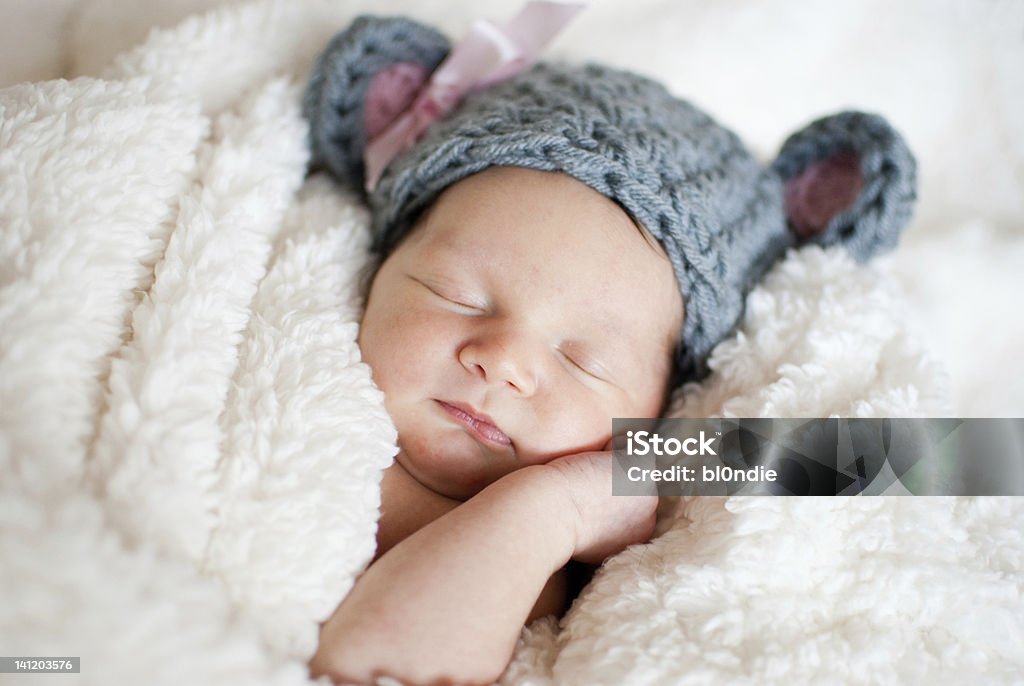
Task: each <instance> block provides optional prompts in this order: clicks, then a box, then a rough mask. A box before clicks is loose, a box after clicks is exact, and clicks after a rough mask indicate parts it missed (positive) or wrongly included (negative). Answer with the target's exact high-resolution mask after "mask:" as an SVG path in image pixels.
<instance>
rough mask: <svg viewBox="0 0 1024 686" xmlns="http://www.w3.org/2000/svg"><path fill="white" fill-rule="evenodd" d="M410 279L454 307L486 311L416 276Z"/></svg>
mask: <svg viewBox="0 0 1024 686" xmlns="http://www.w3.org/2000/svg"><path fill="white" fill-rule="evenodd" d="M409 278H410V279H412V280H413V281H415V282H416V283H418V284H419V285H421V286H423V287H424V288H426V289H427V290H428V291H430V292H431V293H433V294H434V295H436V296H437V297H438V298H441V299H442V300H444V301H446V302H450V303H451V304H453V305H458V306H459V307H464V308H466V309H467V310H473V311H474V312H483V311H484V308H483V307H480V306H479V305H473V304H471V303H469V302H466V301H465V300H463V299H462V298H460V297H458V296H451V295H448V294H446V293H444V292H443V291H440V290H438V289H437V288H436V287H434V286H431V285H430V284H429V283H427V282H425V281H422V280H420V279H417V278H416V277H415V276H410V277H409Z"/></svg>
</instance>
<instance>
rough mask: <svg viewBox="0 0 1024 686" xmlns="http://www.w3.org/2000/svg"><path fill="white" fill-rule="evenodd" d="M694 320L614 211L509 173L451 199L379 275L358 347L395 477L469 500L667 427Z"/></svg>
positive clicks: (577, 193)
mask: <svg viewBox="0 0 1024 686" xmlns="http://www.w3.org/2000/svg"><path fill="white" fill-rule="evenodd" d="M682 317H683V305H682V298H681V296H680V295H679V291H678V288H677V286H676V280H675V277H674V275H673V272H672V267H671V265H670V264H669V261H668V258H667V257H666V256H665V255H664V253H663V252H662V251H661V248H660V247H659V246H657V244H656V243H654V241H653V239H649V237H646V236H645V235H644V234H643V233H641V231H640V229H639V228H638V227H637V226H636V225H635V224H634V223H633V222H632V221H631V220H630V218H629V217H628V216H627V215H626V213H625V212H624V211H623V210H622V209H621V208H620V207H619V206H618V205H616V204H615V203H614V202H612V201H611V200H609V199H607V198H605V197H604V196H602V195H600V194H599V193H597V192H596V191H594V190H592V189H591V188H589V187H587V186H586V185H584V184H582V183H581V182H579V181H577V180H575V179H573V178H571V177H569V176H566V175H563V174H555V173H550V172H539V171H532V170H526V169H519V168H508V167H502V168H491V169H488V170H486V171H484V172H481V173H479V174H475V175H473V176H471V177H469V178H467V179H465V180H463V181H461V182H459V183H457V184H455V185H453V186H451V187H449V188H448V189H447V190H446V191H445V192H444V193H443V194H442V195H441V196H440V198H438V200H437V201H436V203H435V204H434V205H433V206H432V207H431V209H430V210H429V211H428V212H427V213H425V214H424V216H423V217H422V218H421V219H420V221H419V223H418V224H417V226H416V227H415V228H414V229H413V231H412V232H410V234H409V236H408V237H407V238H406V239H405V240H404V241H403V242H402V244H401V245H400V246H399V247H398V248H397V249H396V250H395V251H394V252H393V253H392V254H391V255H390V256H389V257H388V258H387V260H386V261H385V262H384V263H383V265H381V267H380V270H379V271H378V272H377V275H376V277H375V279H374V281H373V285H372V287H371V289H370V295H369V299H368V301H367V306H366V312H365V315H364V317H363V322H362V328H361V331H360V335H359V339H360V340H359V342H360V346H361V348H362V352H363V357H364V359H365V361H366V362H367V363H368V364H369V365H370V367H371V369H372V370H373V377H374V380H375V382H376V383H377V385H378V386H379V387H380V388H381V389H382V390H383V391H384V395H385V404H386V407H387V410H388V412H389V413H390V415H391V417H392V419H393V420H394V422H395V425H396V427H397V429H398V436H399V444H400V448H401V452H400V454H399V456H398V461H399V463H400V464H401V465H402V466H403V467H404V468H405V469H406V470H407V471H408V472H409V473H410V474H411V475H412V476H413V477H414V478H415V479H416V480H417V481H419V482H420V483H421V484H423V485H424V486H426V487H427V488H430V489H432V490H433V491H435V492H437V493H440V494H442V495H446V496H448V497H452V498H458V499H465V498H468V497H470V496H472V495H473V494H475V493H477V492H478V491H480V490H481V489H482V488H484V487H485V486H486V485H488V484H490V483H492V482H494V481H496V480H497V479H499V478H500V477H502V476H504V475H505V474H508V473H509V472H511V471H513V470H516V469H519V468H520V467H524V466H527V465H532V464H539V463H544V462H548V461H550V460H552V459H554V458H556V457H559V456H562V455H568V454H572V453H577V452H583V451H587V450H600V449H601V448H602V447H603V446H604V445H605V443H606V442H607V441H608V439H609V437H610V435H611V419H612V417H637V416H639V417H644V416H656V414H657V413H658V411H659V410H660V408H661V405H662V400H663V398H664V395H665V392H666V390H667V388H666V386H667V380H668V378H669V374H670V370H671V360H672V353H673V350H674V347H675V343H676V336H677V335H678V332H679V330H680V326H681V323H682Z"/></svg>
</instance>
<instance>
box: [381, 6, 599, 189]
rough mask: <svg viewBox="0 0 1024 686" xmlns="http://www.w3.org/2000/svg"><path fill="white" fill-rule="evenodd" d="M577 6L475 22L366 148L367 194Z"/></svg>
mask: <svg viewBox="0 0 1024 686" xmlns="http://www.w3.org/2000/svg"><path fill="white" fill-rule="evenodd" d="M581 9H583V3H560V2H528V3H527V4H526V6H525V7H523V9H522V10H520V12H519V14H518V15H516V16H515V17H514V18H513V19H512V20H511V21H508V22H506V23H505V24H503V25H497V24H494V23H493V22H490V21H487V20H480V19H478V20H477V21H475V22H474V23H473V26H472V27H471V28H470V31H469V33H468V35H467V36H466V37H465V38H464V39H463V40H462V42H461V43H459V44H458V45H457V46H455V48H454V49H453V50H452V51H451V52H450V53H449V54H448V57H447V58H445V60H444V61H443V62H442V63H441V64H440V65H439V66H438V67H437V69H436V70H435V71H434V73H433V75H432V76H431V77H430V79H429V80H428V81H427V82H426V84H424V86H423V88H422V89H421V90H420V92H419V94H418V95H417V96H416V99H415V101H413V103H412V105H411V106H410V107H409V108H408V109H407V110H405V112H404V113H402V114H401V115H399V116H398V117H397V118H396V119H395V120H394V121H393V122H392V123H391V124H390V125H388V126H387V127H386V128H385V129H384V130H383V131H382V132H381V133H380V134H379V135H377V136H375V137H374V138H373V139H372V140H371V141H370V142H369V144H367V146H366V150H365V151H364V153H363V161H364V163H365V165H366V190H367V191H372V190H373V189H374V187H375V186H376V185H377V181H379V180H380V176H381V174H382V173H383V172H384V169H385V168H386V167H387V166H388V164H389V163H390V162H391V160H393V159H394V158H395V156H396V155H399V154H401V153H402V152H405V151H406V150H408V149H409V148H411V147H412V146H413V145H414V144H415V143H416V141H418V140H419V139H420V137H421V136H422V135H423V133H424V132H425V131H426V130H427V129H428V128H429V127H430V125H431V124H433V123H434V122H435V121H437V120H438V119H441V118H442V117H445V116H446V115H448V113H450V112H451V111H452V110H453V109H455V107H456V106H457V105H458V104H459V103H460V102H461V101H462V99H463V98H464V97H465V96H466V95H467V94H468V93H471V92H475V91H480V90H483V89H485V88H487V87H489V86H492V85H494V84H496V83H498V82H499V81H503V80H505V79H507V78H509V77H511V76H515V75H516V74H518V73H520V72H522V71H524V70H525V69H526V68H527V67H529V66H530V65H531V64H533V63H534V62H535V61H536V60H537V57H538V55H539V54H540V52H541V51H542V50H543V49H544V47H545V46H547V44H548V43H550V42H551V40H552V39H553V38H554V37H555V36H556V35H557V34H558V32H559V31H561V30H562V29H563V28H564V27H565V26H566V24H568V23H569V21H571V20H572V18H573V17H574V16H576V14H577V13H578V12H579V11H580V10H581Z"/></svg>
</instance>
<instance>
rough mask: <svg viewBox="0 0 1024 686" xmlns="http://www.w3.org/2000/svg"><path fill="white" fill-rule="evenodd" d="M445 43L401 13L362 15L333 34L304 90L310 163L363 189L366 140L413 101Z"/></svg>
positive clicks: (443, 53) (441, 55)
mask: <svg viewBox="0 0 1024 686" xmlns="http://www.w3.org/2000/svg"><path fill="white" fill-rule="evenodd" d="M448 50H449V43H448V39H447V38H445V37H444V36H443V35H442V34H441V33H439V32H437V31H435V30H434V29H431V28H429V27H426V26H423V25H422V24H419V23H417V22H414V21H412V20H410V19H405V18H401V17H393V18H382V17H371V16H361V17H358V18H357V19H356V20H355V21H354V22H352V25H351V26H349V27H348V28H347V29H345V30H343V31H341V32H339V33H338V34H336V35H335V36H334V37H333V38H332V39H331V41H330V42H329V43H328V44H327V48H326V49H325V50H324V52H323V53H322V54H321V55H320V56H319V57H318V58H317V60H316V62H315V64H314V65H313V71H312V74H311V76H310V79H309V84H308V86H307V87H306V93H305V96H304V97H303V103H302V106H303V113H304V115H305V117H306V119H307V120H308V121H309V139H310V150H311V154H312V158H311V160H310V165H311V166H312V167H314V168H316V167H326V168H327V169H328V170H330V171H331V173H333V174H334V175H335V176H336V177H337V178H338V180H339V181H341V182H342V183H344V184H346V185H348V186H350V187H351V188H352V189H353V190H356V191H357V192H359V193H360V194H362V193H363V192H364V191H363V176H364V165H363V150H364V149H365V148H366V143H367V141H368V140H369V139H371V138H373V137H374V136H375V135H376V134H377V133H379V132H380V131H382V130H384V129H385V128H387V126H388V125H389V124H390V123H391V122H392V121H393V120H394V119H395V118H396V117H397V116H398V115H399V114H401V113H402V112H403V111H404V110H405V109H406V108H407V107H408V106H409V105H410V104H411V103H412V101H413V99H414V98H415V96H416V94H417V92H418V91H419V89H420V86H421V85H422V84H423V83H424V81H426V80H427V78H429V77H430V74H431V72H433V71H434V69H436V68H437V65H438V64H440V63H441V61H442V60H443V59H444V58H445V56H446V55H447V54H448Z"/></svg>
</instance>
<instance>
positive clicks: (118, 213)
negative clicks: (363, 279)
mask: <svg viewBox="0 0 1024 686" xmlns="http://www.w3.org/2000/svg"><path fill="white" fill-rule="evenodd" d="M353 13H354V8H351V7H347V8H339V7H337V5H336V4H334V3H328V2H324V3H320V2H310V3H306V4H295V3H286V2H275V1H270V0H266V1H261V2H256V3H254V4H250V5H245V6H239V7H232V8H226V9H222V10H218V11H216V12H214V13H211V14H208V15H198V16H195V17H193V18H190V19H189V20H187V21H186V22H184V23H183V24H181V25H179V26H177V27H176V28H173V29H170V30H167V31H163V32H157V33H154V34H153V35H152V36H151V37H150V38H149V39H148V40H147V41H146V42H145V43H144V44H143V45H141V46H140V47H138V48H136V49H134V50H132V51H130V52H128V53H125V54H122V55H121V56H120V57H118V59H117V60H116V61H115V62H114V64H113V65H111V66H110V67H108V68H107V70H106V71H105V72H104V73H103V74H102V78H93V79H87V78H81V79H76V80H74V81H52V82H45V83H37V84H27V85H23V86H18V87H14V88H10V89H7V90H4V91H0V227H2V237H0V474H2V475H3V477H2V480H0V559H2V560H3V564H2V565H0V589H3V591H4V597H3V602H2V603H0V647H2V650H3V652H4V653H5V654H8V655H19V654H21V655H80V656H82V673H81V674H80V675H79V676H78V677H70V676H65V677H62V678H61V679H62V682H63V681H64V680H66V681H67V682H68V683H86V684H103V685H105V686H106V685H110V684H139V683H149V684H160V683H168V684H170V683H174V684H181V683H185V684H230V683H238V684H301V683H307V682H308V678H307V676H306V671H305V666H304V662H305V660H306V659H308V657H309V656H310V655H311V654H312V652H313V650H314V648H315V645H316V638H317V625H318V622H320V621H322V620H324V619H325V618H326V617H327V616H328V615H329V614H330V613H331V611H332V610H333V609H334V607H335V606H336V605H337V603H338V602H339V601H340V600H341V599H342V598H343V597H344V595H345V594H346V593H347V591H348V590H349V588H350V587H351V585H352V583H353V581H354V579H355V577H356V576H357V575H358V574H359V572H360V571H361V570H362V569H363V567H364V566H365V565H366V563H367V562H368V560H369V559H370V558H371V556H372V553H373V548H374V533H375V525H376V516H377V506H378V504H379V495H378V484H379V479H380V474H381V471H382V469H383V468H384V467H386V466H387V465H388V464H389V463H390V460H391V458H392V456H393V455H394V453H395V450H396V449H395V443H394V440H395V435H394V430H393V427H392V426H391V423H390V421H389V419H388V418H387V415H386V414H385V412H384V410H383V407H382V403H381V396H380V394H379V392H378V391H377V390H376V389H375V388H374V386H373V384H372V382H371V380H370V373H369V369H368V368H366V367H365V365H362V364H361V363H360V361H359V351H358V349H357V346H356V344H355V338H356V331H357V322H358V317H359V292H358V288H359V286H358V284H359V276H360V270H361V268H362V266H363V265H364V262H365V258H366V247H367V243H368V240H367V239H368V236H367V222H366V215H365V213H364V211H363V209H362V208H361V207H359V206H357V204H356V203H355V202H353V200H352V199H351V198H349V197H346V196H344V195H341V194H339V193H338V192H337V191H336V189H335V188H333V187H332V186H331V184H330V183H329V181H327V180H326V179H323V178H317V177H312V178H309V179H305V178H304V174H305V163H306V150H305V145H304V137H305V124H304V122H303V120H302V118H301V116H300V112H299V95H300V93H301V89H302V87H303V79H304V74H305V72H306V70H307V69H308V66H309V63H310V61H311V59H312V57H313V55H314V54H315V53H316V52H317V51H318V50H319V49H320V48H321V47H322V46H323V45H324V44H325V42H326V40H327V38H328V37H329V36H330V35H331V34H332V33H333V32H334V31H335V30H337V29H338V28H340V27H342V26H344V25H346V24H347V22H348V21H349V20H350V19H351V17H352V16H353ZM441 25H442V27H444V24H443V23H442V24H441ZM453 32H455V31H454V30H453ZM584 56H589V55H586V54H585V53H584ZM905 320H906V306H905V303H904V301H903V299H902V297H901V296H900V293H899V288H898V287H897V285H896V281H895V280H894V278H893V276H892V274H891V268H890V265H889V263H887V262H885V261H883V262H881V263H878V264H875V265H872V266H871V267H868V268H861V267H855V266H854V265H852V264H851V263H850V262H849V261H848V260H846V259H845V257H844V256H843V255H842V254H838V253H834V252H823V251H820V250H816V249H808V250H805V251H803V252H800V253H794V254H792V255H790V256H789V257H788V258H787V259H786V261H785V262H783V263H782V264H781V265H780V266H779V267H778V268H777V269H776V270H774V271H773V272H772V273H771V274H770V275H769V276H768V278H767V279H766V280H765V283H764V284H763V285H762V287H760V288H759V289H757V290H756V291H755V292H754V293H753V294H752V295H751V297H750V299H749V301H748V312H747V316H746V318H745V320H744V323H743V329H742V331H741V332H740V333H738V334H737V335H736V336H735V337H734V338H732V339H730V340H728V341H726V342H724V343H723V344H722V345H721V346H720V347H719V348H718V349H717V350H716V352H715V355H714V358H713V361H712V364H713V367H714V369H715V374H714V375H713V376H712V377H711V378H710V379H709V380H708V381H706V382H705V383H704V384H702V385H700V386H694V387H692V388H688V389H686V392H685V393H684V394H682V395H681V396H680V398H679V403H678V405H677V407H676V411H677V412H678V413H680V414H685V415H690V416H707V415H720V414H728V415H733V416H823V415H831V414H838V415H846V416H860V417H868V416H928V415H935V414H947V413H949V412H950V409H949V392H948V390H947V388H946V385H945V376H944V373H943V372H942V370H941V369H940V368H939V367H938V365H937V364H936V363H935V362H934V361H932V360H931V358H930V357H929V355H928V354H927V353H926V351H925V350H924V348H923V347H922V346H921V345H920V344H919V343H918V342H917V341H916V339H915V338H914V337H913V336H912V335H911V334H909V333H908V332H907V330H906V328H905V326H904V322H905ZM662 515H663V516H662V517H661V520H660V526H659V531H660V532H661V535H660V536H659V537H658V538H656V539H655V540H654V541H653V542H652V543H650V544H647V545H642V546H636V547H634V548H631V549H630V550H628V551H626V552H624V553H622V554H621V555H619V556H617V557H616V558H614V559H613V560H611V561H610V562H609V563H608V564H607V565H606V566H605V567H604V568H603V569H602V570H601V571H600V572H599V574H598V576H597V578H596V579H595V580H594V582H593V583H592V584H591V585H590V586H589V587H588V588H587V589H586V590H585V591H584V593H583V595H582V596H581V598H580V599H579V601H578V602H577V603H576V605H575V606H574V607H573V609H572V610H571V612H570V613H569V614H568V615H567V616H566V617H565V618H564V619H563V621H562V622H561V624H560V625H556V624H555V623H554V622H553V621H551V620H541V621H540V622H538V623H536V624H534V625H533V626H532V627H530V628H529V629H528V630H526V631H525V632H524V634H523V637H522V640H521V642H520V645H519V646H518V648H517V652H516V655H515V656H514V658H513V662H512V664H511V666H510V668H509V670H508V672H507V673H506V675H505V676H504V678H503V682H504V683H510V684H511V683H517V684H518V683H534V684H546V683H551V684H575V683H578V684H625V683H630V684H632V683H652V684H660V683H680V684H689V683H693V684H698V683H699V684H717V683H751V684H764V683H792V682H805V683H810V682H814V683H867V682H872V683H874V682H883V683H888V682H902V683H921V682H926V681H931V682H936V683H963V682H968V681H969V682H974V683H1013V682H1019V680H1020V678H1021V675H1022V674H1024V613H1022V612H1021V609H1022V603H1021V593H1022V588H1024V577H1022V575H1021V571H1020V570H1021V569H1022V565H1024V535H1022V533H1021V531H1020V529H1019V525H1018V522H1019V521H1020V519H1021V517H1022V515H1024V503H1021V501H1020V499H1012V498H1004V499H997V498H977V499H967V498H960V499H956V498H945V499H926V498H915V499H904V498H865V499H838V498H835V499H770V498H746V499H742V498H734V499H730V500H726V499H722V498H694V499H686V500H681V501H674V502H666V503H664V508H663V513H662ZM16 679H17V681H14V682H12V683H18V684H22V683H29V682H28V681H27V680H25V678H24V677H16Z"/></svg>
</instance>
